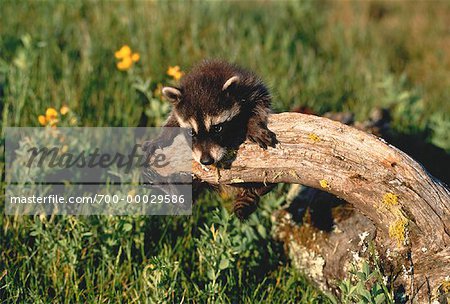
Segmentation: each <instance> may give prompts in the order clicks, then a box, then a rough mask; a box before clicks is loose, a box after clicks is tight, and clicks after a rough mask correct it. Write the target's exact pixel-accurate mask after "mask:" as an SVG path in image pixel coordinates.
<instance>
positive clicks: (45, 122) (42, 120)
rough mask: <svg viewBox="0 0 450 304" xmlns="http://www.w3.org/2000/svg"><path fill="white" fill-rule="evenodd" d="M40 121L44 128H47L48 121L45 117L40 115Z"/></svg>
mask: <svg viewBox="0 0 450 304" xmlns="http://www.w3.org/2000/svg"><path fill="white" fill-rule="evenodd" d="M38 121H39V123H40V124H41V125H42V126H45V125H46V124H47V119H46V118H45V116H44V115H39V116H38Z"/></svg>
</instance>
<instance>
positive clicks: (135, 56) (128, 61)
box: [114, 45, 141, 71]
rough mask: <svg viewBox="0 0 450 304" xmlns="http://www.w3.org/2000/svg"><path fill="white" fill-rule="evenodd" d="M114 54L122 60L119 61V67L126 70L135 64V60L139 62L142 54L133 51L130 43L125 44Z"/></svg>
mask: <svg viewBox="0 0 450 304" xmlns="http://www.w3.org/2000/svg"><path fill="white" fill-rule="evenodd" d="M114 56H115V57H116V58H117V59H120V61H119V62H118V63H117V65H116V66H117V68H118V69H119V70H121V71H126V70H128V69H129V68H131V67H132V66H133V63H134V62H138V61H139V59H140V58H141V56H140V55H139V53H133V52H132V51H131V48H130V47H129V46H128V45H124V46H122V47H121V48H120V50H118V51H117V52H115V53H114Z"/></svg>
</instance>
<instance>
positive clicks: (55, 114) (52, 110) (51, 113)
mask: <svg viewBox="0 0 450 304" xmlns="http://www.w3.org/2000/svg"><path fill="white" fill-rule="evenodd" d="M56 117H58V111H56V110H55V108H48V109H47V111H45V118H47V120H52V119H55V118H56Z"/></svg>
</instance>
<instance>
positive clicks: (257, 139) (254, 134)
mask: <svg viewBox="0 0 450 304" xmlns="http://www.w3.org/2000/svg"><path fill="white" fill-rule="evenodd" d="M247 137H248V139H250V140H251V141H252V142H254V143H257V144H258V145H259V146H260V147H261V148H263V149H267V147H275V145H276V143H277V142H278V141H277V138H276V135H275V133H273V132H272V131H270V130H269V129H267V128H257V129H253V130H249V133H248V135H247Z"/></svg>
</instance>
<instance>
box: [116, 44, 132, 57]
mask: <svg viewBox="0 0 450 304" xmlns="http://www.w3.org/2000/svg"><path fill="white" fill-rule="evenodd" d="M130 55H131V48H130V47H129V46H128V45H124V46H122V47H121V48H120V50H118V51H117V52H115V53H114V56H115V57H116V58H117V59H123V58H126V57H130Z"/></svg>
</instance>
